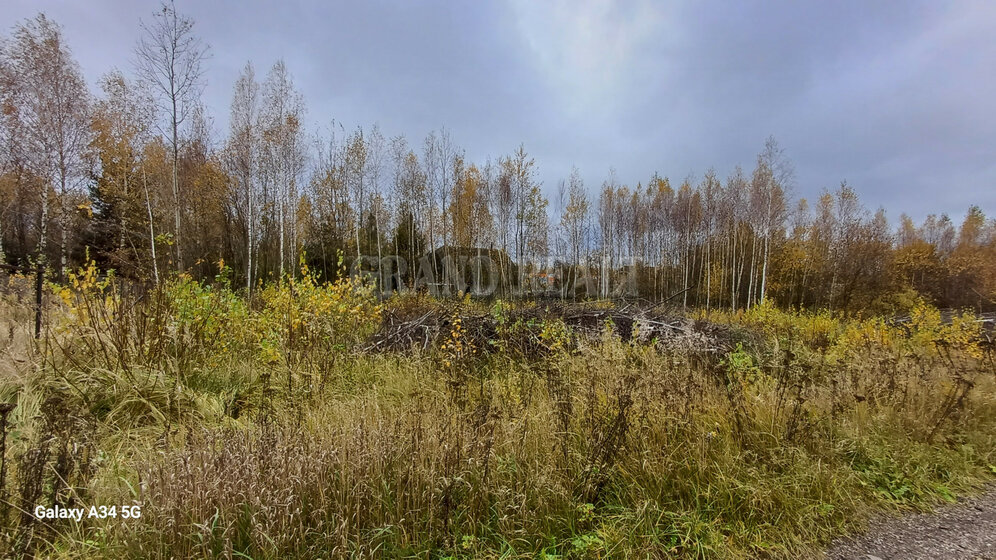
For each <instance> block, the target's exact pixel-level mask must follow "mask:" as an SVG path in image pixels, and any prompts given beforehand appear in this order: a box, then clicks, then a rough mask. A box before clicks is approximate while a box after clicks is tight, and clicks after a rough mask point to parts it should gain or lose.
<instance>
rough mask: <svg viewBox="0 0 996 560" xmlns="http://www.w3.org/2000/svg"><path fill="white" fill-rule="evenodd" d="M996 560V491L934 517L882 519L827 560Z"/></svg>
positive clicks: (841, 543)
mask: <svg viewBox="0 0 996 560" xmlns="http://www.w3.org/2000/svg"><path fill="white" fill-rule="evenodd" d="M914 558H915V559H917V560H921V559H924V560H926V559H931V560H933V559H937V560H954V559H958V560H962V559H966V560H996V488H992V487H991V488H989V489H988V490H987V491H986V492H985V493H983V494H980V495H978V496H976V497H974V498H969V499H966V500H963V501H961V502H959V503H958V504H955V505H951V506H944V507H942V508H940V509H938V510H937V511H935V512H933V513H924V514H912V515H905V516H902V517H892V518H881V519H878V520H875V521H873V522H872V523H871V524H870V525H869V527H868V531H867V533H865V534H863V535H858V536H855V537H851V538H848V539H838V540H836V541H834V542H833V544H831V546H830V549H829V550H828V551H827V559H828V560H852V559H860V560H876V559H879V560H908V559H914Z"/></svg>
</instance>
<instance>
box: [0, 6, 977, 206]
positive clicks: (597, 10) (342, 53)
mask: <svg viewBox="0 0 996 560" xmlns="http://www.w3.org/2000/svg"><path fill="white" fill-rule="evenodd" d="M9 4H10V3H9ZM155 6H156V4H155V3H153V2H143V3H136V2H124V1H118V2H112V1H99V0H96V1H92V2H86V3H63V2H54V1H49V0H43V1H26V0H14V2H13V3H12V4H10V5H9V6H8V8H7V9H6V10H5V16H4V20H3V21H2V22H0V24H2V27H3V28H4V29H5V32H6V31H7V30H9V29H10V27H11V26H12V25H13V24H14V23H15V22H16V21H17V20H19V19H22V18H25V17H30V16H32V15H34V13H35V12H37V11H38V10H44V11H46V12H47V13H48V14H49V15H50V16H51V17H53V18H54V19H56V20H57V21H59V22H60V23H62V24H63V25H64V27H65V30H66V35H67V39H68V40H69V42H70V44H71V46H72V48H73V50H74V52H75V53H76V55H77V58H78V59H79V61H80V63H81V65H82V66H83V68H84V71H85V73H86V74H87V76H88V78H89V79H90V81H91V83H95V82H96V79H97V78H98V77H99V75H100V74H101V73H103V72H106V71H108V70H110V69H111V68H112V67H120V68H123V69H127V68H128V67H129V60H130V57H131V49H132V45H133V44H134V42H135V40H136V38H137V36H138V19H139V18H140V17H148V15H149V14H150V13H151V11H152V10H154V9H155ZM178 8H179V9H180V10H181V11H183V12H185V13H188V14H190V15H191V16H193V17H194V18H195V19H196V20H197V22H198V24H197V25H198V30H199V32H200V34H201V35H202V36H203V38H204V39H205V40H206V41H207V42H209V43H210V44H211V46H212V50H213V57H212V59H211V60H210V61H209V63H208V65H207V72H208V79H209V84H208V86H207V87H206V89H205V93H204V99H205V102H206V104H207V105H208V108H209V111H210V112H211V114H212V115H213V116H214V118H215V121H216V124H217V126H216V128H217V129H218V131H219V132H220V133H223V131H224V130H225V127H226V126H227V125H226V123H227V115H228V102H229V98H230V95H231V87H232V84H233V83H234V81H235V78H236V76H237V74H238V72H239V70H240V69H241V67H242V66H243V65H244V64H245V62H246V61H248V60H251V61H252V62H253V63H254V64H255V66H256V68H257V72H258V73H265V71H266V70H267V69H268V67H269V65H270V64H272V62H273V61H274V60H276V59H277V58H283V59H284V60H285V61H286V63H287V65H288V67H289V68H290V70H291V72H292V73H293V74H294V77H295V80H296V82H297V84H298V86H299V88H300V89H301V90H302V91H303V93H304V94H305V96H306V99H307V102H308V106H309V113H308V117H309V121H310V122H311V124H312V126H313V127H314V128H315V129H316V130H317V129H318V128H319V127H320V126H322V125H325V124H327V123H328V122H329V121H330V119H332V118H335V119H336V120H338V121H341V122H342V123H343V124H344V125H345V126H346V127H347V128H351V127H354V126H357V125H364V126H367V125H370V124H372V123H374V122H378V123H379V124H380V126H381V127H382V129H383V130H384V132H385V133H386V134H389V135H393V134H398V133H404V134H406V135H407V136H408V138H409V141H410V142H412V143H413V144H415V145H420V144H421V139H422V137H424V135H425V134H426V133H427V132H428V131H429V130H431V129H436V128H439V127H441V126H445V127H446V128H448V129H449V130H450V131H451V133H452V136H453V138H454V140H455V141H457V142H458V143H459V144H460V145H461V146H463V147H464V148H465V149H466V150H467V153H468V156H470V157H471V158H474V159H483V158H484V157H486V156H488V155H491V156H498V155H501V154H505V153H509V152H511V151H512V150H513V149H514V148H515V147H516V146H517V145H518V143H519V142H523V143H524V144H525V146H526V149H527V150H528V151H529V152H530V153H531V154H532V155H533V156H534V157H535V158H536V160H537V163H538V165H539V169H540V178H541V179H542V180H543V181H544V184H545V185H546V186H547V189H548V193H549V194H551V195H552V194H553V188H554V186H555V185H556V183H557V181H558V180H559V179H560V178H562V177H566V175H567V173H569V171H570V167H571V165H577V166H578V167H579V168H580V169H581V170H582V172H583V175H584V177H585V179H586V181H587V183H588V184H589V186H590V187H591V188H592V189H594V188H597V186H598V184H599V183H600V182H601V181H602V180H603V179H604V178H605V177H606V175H607V173H608V169H609V168H610V167H615V168H616V169H617V170H618V173H619V179H620V180H622V181H624V182H627V183H635V182H636V181H646V179H647V178H648V177H649V176H650V175H651V174H652V173H653V172H654V171H659V172H660V173H662V174H665V175H669V176H670V177H672V179H680V178H683V177H684V176H686V175H688V174H695V175H697V176H701V174H702V173H704V172H705V170H706V169H708V168H709V167H715V168H716V169H717V170H718V171H719V172H720V173H723V174H725V173H727V172H729V171H730V170H731V169H732V168H733V166H734V165H736V164H741V165H743V166H744V167H746V168H750V166H751V165H752V164H753V160H754V156H755V154H756V153H757V152H758V151H759V150H760V149H761V147H762V144H763V141H764V139H765V138H766V137H767V136H768V135H769V134H774V135H775V136H776V137H777V138H778V139H779V140H780V142H781V144H782V145H783V147H784V148H785V149H786V153H787V155H788V156H789V157H790V158H792V159H793V161H794V163H795V167H796V171H797V174H796V175H797V188H796V191H797V193H798V194H799V195H802V196H807V197H813V196H816V195H818V192H819V191H820V189H822V188H824V187H831V188H832V187H833V186H835V185H836V184H838V183H839V182H840V181H841V180H842V179H847V180H848V182H849V183H850V184H852V185H853V186H854V187H856V188H857V189H858V191H859V192H860V193H861V195H862V198H863V199H864V200H865V201H866V203H868V204H869V205H870V206H873V207H874V206H878V205H884V206H886V208H887V209H889V211H890V216H891V217H892V218H893V219H895V218H896V217H897V216H898V214H899V213H900V212H904V211H905V212H908V213H911V214H912V215H914V216H916V217H922V216H924V215H925V214H927V213H928V212H948V213H951V214H953V215H954V216H960V215H961V214H962V213H963V212H964V211H965V209H966V207H967V205H968V204H971V203H975V204H980V205H982V206H983V208H984V209H986V210H988V211H990V212H996V188H994V187H996V166H994V160H996V158H994V154H996V111H994V110H993V107H992V101H991V100H992V99H996V74H994V73H993V71H992V61H993V60H996V39H994V37H993V35H992V33H991V29H993V28H996V8H993V7H992V6H991V5H990V4H987V3H984V2H954V3H945V4H943V5H942V4H941V3H935V2H912V3H897V2H865V1H844V2H833V3H820V4H816V3H799V2H788V1H785V2H767V1H760V0H758V1H748V2H732V3H729V2H728V3H722V4H721V3H716V2H706V3H702V2H687V3H682V2H678V3H669V4H664V3H659V4H658V3H653V2H648V1H643V0H630V1H626V2H622V3H608V2H599V1H595V2H591V3H578V2H560V1H554V0H551V1H550V2H543V3H527V2H522V1H519V0H510V1H509V2H494V3H486V2H482V3H476V2H475V3H459V2H442V1H435V2H419V3H414V2H364V3H349V4H347V3H328V2H321V1H314V2H296V3H284V4H282V5H280V6H279V7H278V6H277V5H276V4H273V3H265V2H259V1H250V2H238V3H235V2H231V3H221V2H203V3H194V2H188V1H184V0H180V1H179V2H178Z"/></svg>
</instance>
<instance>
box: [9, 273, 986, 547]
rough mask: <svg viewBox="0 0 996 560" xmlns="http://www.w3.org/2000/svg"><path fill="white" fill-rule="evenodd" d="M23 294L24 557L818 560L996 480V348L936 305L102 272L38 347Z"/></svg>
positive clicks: (63, 305) (15, 360)
mask: <svg viewBox="0 0 996 560" xmlns="http://www.w3.org/2000/svg"><path fill="white" fill-rule="evenodd" d="M11 286H12V288H11V289H10V290H8V295H7V296H6V299H5V301H4V303H3V309H2V311H0V318H2V319H0V320H2V322H3V324H2V325H0V332H2V333H3V334H5V335H6V336H5V338H6V339H7V340H6V342H5V350H4V356H3V358H2V360H0V402H8V403H13V404H15V405H16V406H15V407H14V408H13V409H12V410H11V411H10V412H9V413H6V416H5V418H4V420H5V430H6V432H5V433H6V440H5V444H6V448H5V450H4V472H3V477H2V478H3V480H2V481H0V482H2V484H3V486H2V487H0V492H2V499H3V501H2V502H0V527H2V534H0V547H2V551H3V552H4V553H6V554H9V555H12V556H16V555H24V554H36V555H38V556H41V557H57V558H62V557H66V558H68V557H73V558H101V557H108V558H188V557H210V558H254V559H264V558H272V559H277V558H343V557H350V558H396V557H397V558H407V557H411V558H536V557H539V558H665V557H674V558H745V557H765V558H800V557H807V556H818V555H819V554H820V552H819V551H820V549H821V547H822V546H823V545H825V544H826V542H827V541H828V540H829V539H830V538H831V537H833V536H836V535H840V534H843V533H846V532H848V531H853V530H855V529H858V528H860V526H861V524H862V523H863V521H864V520H865V519H867V517H868V515H869V514H870V513H872V512H875V511H881V510H889V509H896V508H925V507H928V506H931V505H932V504H935V503H937V502H939V501H943V500H952V499H953V497H954V496H956V495H960V494H963V493H969V492H971V491H972V490H973V488H976V487H977V486H978V485H979V484H981V483H984V482H987V481H989V480H992V479H993V478H994V475H996V366H994V354H996V352H994V346H993V343H992V341H991V338H990V336H991V334H990V335H988V336H987V334H986V333H985V332H984V331H982V330H981V328H980V326H979V323H977V322H975V321H974V320H973V318H972V316H971V315H970V314H965V315H961V316H957V317H955V319H954V320H953V321H951V322H944V321H942V320H941V318H940V314H939V313H938V312H937V311H936V310H934V309H932V308H930V307H929V306H927V305H924V304H920V305H918V306H917V307H916V308H915V309H914V310H913V313H912V316H911V320H910V321H909V322H907V323H903V324H892V323H889V322H887V321H884V320H882V319H876V318H849V319H844V318H842V317H839V316H835V315H832V314H829V313H792V312H785V311H779V310H777V309H775V308H773V307H771V306H769V305H761V306H758V307H755V308H754V309H752V310H750V311H748V312H741V313H736V314H734V313H728V312H712V313H706V312H705V311H694V312H689V313H684V314H682V313H677V312H666V311H663V310H659V309H658V310H655V309H650V308H647V307H643V308H639V309H638V308H636V307H634V306H626V305H623V304H612V303H607V302H606V303H588V304H583V305H582V304H572V305H567V304H561V303H556V302H552V303H549V304H542V303H509V302H500V301H491V302H486V303H482V302H471V301H469V300H453V301H447V302H440V301H433V300H429V299H426V298H420V297H416V296H405V297H396V298H395V299H392V300H388V301H384V302H382V301H378V300H377V299H376V298H375V297H374V296H373V292H372V291H371V290H370V289H369V288H368V287H366V286H364V285H363V284H362V283H360V282H358V281H342V282H339V283H337V284H332V285H325V284H320V283H318V282H317V281H315V280H314V279H313V278H312V277H311V276H310V275H309V274H308V273H307V271H304V273H303V276H302V277H301V278H298V279H296V280H290V281H286V282H284V283H282V284H280V285H274V286H270V287H267V288H265V289H262V290H260V291H259V292H257V293H256V294H254V296H253V297H252V298H251V299H249V300H247V299H246V298H245V297H243V296H242V295H239V294H237V293H235V292H234V291H232V290H231V289H230V288H229V287H228V285H227V282H226V280H225V277H224V274H222V275H220V276H219V277H218V278H217V279H216V280H215V282H213V283H204V284H202V283H198V282H194V281H192V280H190V279H187V278H184V277H180V278H178V279H175V280H172V281H170V282H168V283H165V284H163V285H162V286H160V287H159V288H156V289H152V290H150V291H147V292H138V291H137V290H134V289H130V288H128V287H127V286H125V285H121V284H118V283H117V282H115V281H114V280H113V279H108V278H102V277H98V275H97V273H96V271H95V269H93V268H89V269H84V270H81V271H79V272H78V273H77V274H75V275H74V276H73V277H72V278H71V282H70V284H69V286H68V287H64V288H52V290H51V296H50V297H49V300H50V301H49V302H48V303H47V304H46V305H47V310H46V325H47V326H46V330H45V332H44V334H43V337H42V338H41V340H39V341H37V342H36V341H34V340H33V339H32V338H31V331H30V326H31V324H30V321H31V319H32V317H33V311H32V310H31V308H30V307H29V306H27V305H26V304H25V303H21V301H24V300H25V298H23V297H21V298H19V297H18V295H17V281H16V279H15V280H12V281H11ZM55 504H59V505H62V506H65V507H81V506H82V507H85V508H89V507H90V506H91V505H97V506H100V505H105V506H112V505H114V506H117V508H118V511H121V508H122V506H140V511H141V516H140V517H139V518H137V519H134V518H131V519H124V518H123V515H121V514H118V515H117V516H116V517H106V518H103V519H100V518H84V519H82V520H81V521H80V522H75V521H70V520H65V519H51V520H49V519H43V520H39V519H37V518H36V517H35V516H34V515H33V510H34V508H35V507H36V506H38V505H44V506H46V507H52V506H53V505H55Z"/></svg>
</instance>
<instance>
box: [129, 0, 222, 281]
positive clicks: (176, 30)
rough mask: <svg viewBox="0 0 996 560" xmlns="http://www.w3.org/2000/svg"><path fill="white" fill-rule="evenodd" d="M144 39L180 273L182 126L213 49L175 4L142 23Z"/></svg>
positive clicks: (139, 54) (139, 51) (140, 66)
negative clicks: (165, 154) (161, 116)
mask: <svg viewBox="0 0 996 560" xmlns="http://www.w3.org/2000/svg"><path fill="white" fill-rule="evenodd" d="M140 25H141V29H142V37H141V38H140V39H139V42H138V45H137V46H136V48H135V55H136V70H137V71H138V74H139V76H140V77H141V78H142V79H143V80H144V81H145V82H146V83H148V84H149V86H150V87H151V88H152V89H153V90H154V91H155V92H156V98H157V101H158V102H159V105H160V109H161V110H162V111H163V113H165V115H166V123H165V127H166V130H165V132H166V137H167V140H168V144H169V148H170V160H171V164H172V188H173V230H174V231H173V235H174V242H175V245H176V266H177V270H183V249H182V241H183V232H182V225H181V215H182V204H181V200H182V186H181V185H180V175H179V159H180V126H181V125H182V124H183V123H184V121H186V119H187V117H188V116H189V115H190V113H191V111H192V110H193V109H194V107H195V106H196V105H197V98H198V97H199V96H200V88H201V85H202V84H201V77H202V73H203V69H202V64H203V62H204V60H205V59H206V58H207V56H208V46H207V45H206V44H205V43H203V42H202V41H201V40H200V39H199V38H198V37H197V36H196V35H194V32H193V30H194V21H193V20H191V19H190V18H187V17H185V16H183V15H180V14H179V13H177V11H176V6H175V5H174V4H173V2H172V0H171V1H170V2H169V3H167V2H163V3H162V4H161V5H160V9H159V10H158V11H157V12H156V13H154V14H153V16H152V19H151V20H149V21H142V22H141V23H140Z"/></svg>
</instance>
